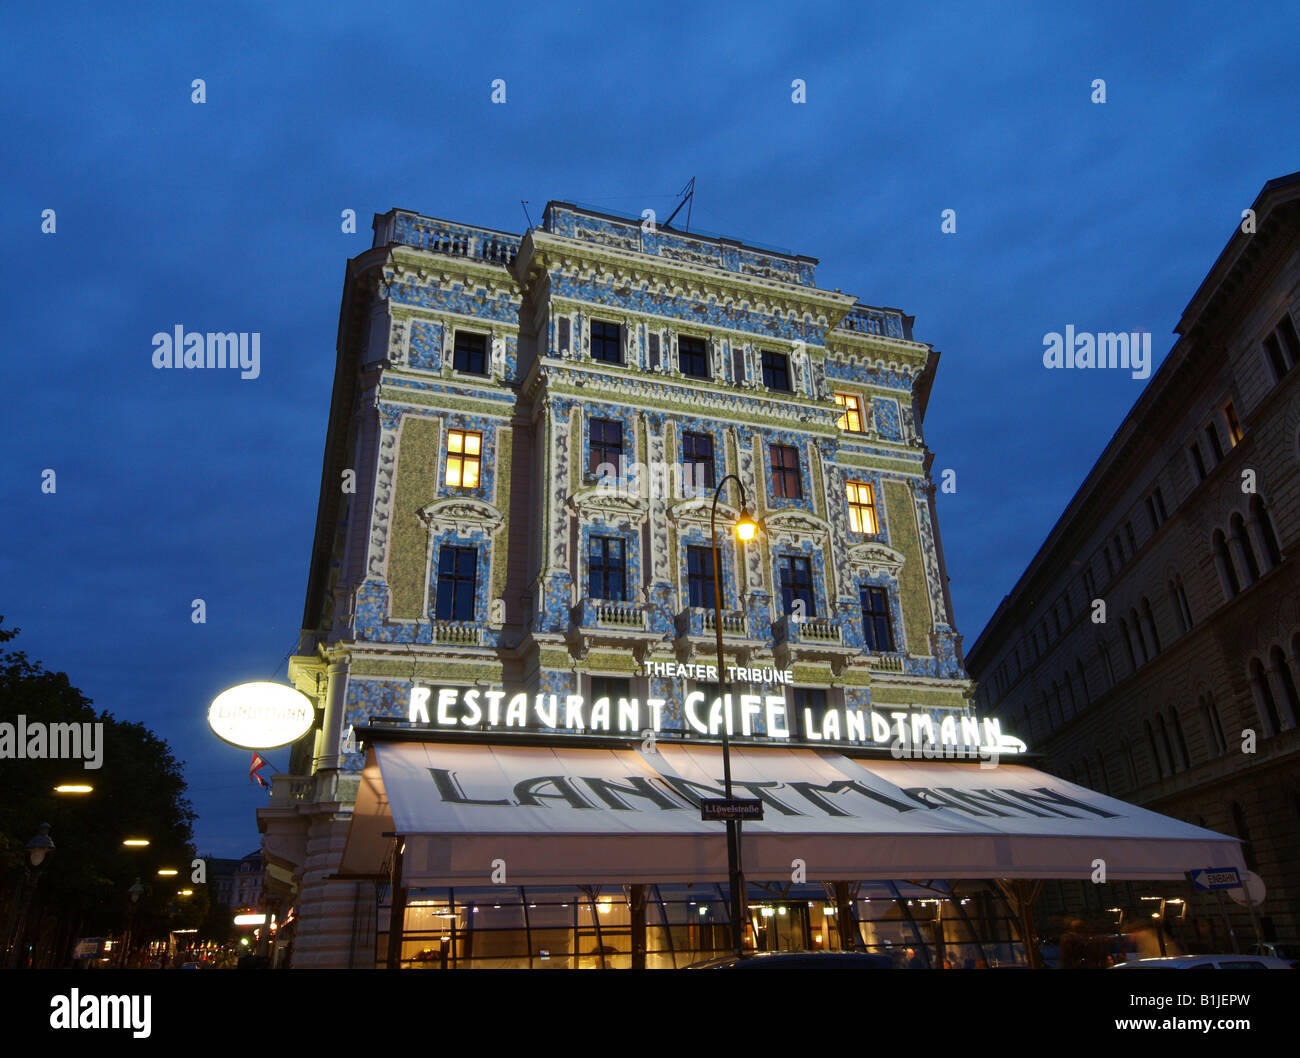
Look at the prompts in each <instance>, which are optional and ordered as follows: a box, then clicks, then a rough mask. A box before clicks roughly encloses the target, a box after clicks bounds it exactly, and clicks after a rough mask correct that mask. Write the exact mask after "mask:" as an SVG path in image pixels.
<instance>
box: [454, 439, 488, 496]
mask: <svg viewBox="0 0 1300 1058" xmlns="http://www.w3.org/2000/svg"><path fill="white" fill-rule="evenodd" d="M482 449H483V435H482V434H480V433H472V432H470V431H469V430H448V431H447V474H446V481H447V484H448V485H450V486H452V487H453V488H459V489H476V488H478V471H479V463H480V461H481V460H482V458H483V451H482Z"/></svg>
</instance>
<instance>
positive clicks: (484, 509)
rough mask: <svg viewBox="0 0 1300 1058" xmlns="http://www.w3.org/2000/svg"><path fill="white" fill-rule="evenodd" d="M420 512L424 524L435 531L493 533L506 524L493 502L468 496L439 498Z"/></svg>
mask: <svg viewBox="0 0 1300 1058" xmlns="http://www.w3.org/2000/svg"><path fill="white" fill-rule="evenodd" d="M418 513H419V515H420V519H421V520H422V521H423V522H424V524H425V525H426V526H428V527H429V528H430V529H431V530H433V531H434V532H443V531H445V530H451V531H452V532H455V533H458V534H459V533H473V532H482V533H487V534H489V535H491V534H493V533H495V532H497V531H498V530H499V529H500V528H501V526H502V525H504V524H505V519H504V518H503V517H502V515H501V512H500V511H499V510H497V509H496V508H495V507H493V506H492V504H490V503H484V502H483V501H482V500H475V499H470V498H468V497H460V496H456V497H452V498H451V499H446V500H438V501H437V502H435V503H431V504H429V505H428V506H427V507H424V508H422V509H421V510H420V511H419V512H418Z"/></svg>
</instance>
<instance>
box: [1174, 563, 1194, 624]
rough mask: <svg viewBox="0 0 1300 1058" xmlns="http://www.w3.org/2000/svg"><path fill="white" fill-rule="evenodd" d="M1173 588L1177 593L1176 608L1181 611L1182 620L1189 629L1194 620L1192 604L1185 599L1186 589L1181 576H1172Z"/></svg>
mask: <svg viewBox="0 0 1300 1058" xmlns="http://www.w3.org/2000/svg"><path fill="white" fill-rule="evenodd" d="M1174 590H1175V592H1177V594H1178V608H1179V609H1180V610H1181V611H1182V613H1183V621H1184V622H1186V624H1187V627H1188V628H1189V629H1190V628H1191V627H1192V625H1194V624H1195V623H1196V622H1195V621H1194V620H1193V619H1192V606H1191V603H1189V602H1188V601H1187V590H1186V589H1185V588H1184V587H1183V578H1182V577H1181V576H1178V575H1175V576H1174Z"/></svg>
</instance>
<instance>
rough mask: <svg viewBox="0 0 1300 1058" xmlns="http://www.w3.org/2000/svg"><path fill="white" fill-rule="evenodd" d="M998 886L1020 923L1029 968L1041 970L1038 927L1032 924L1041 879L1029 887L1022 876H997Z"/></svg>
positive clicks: (1021, 937) (1041, 957)
mask: <svg viewBox="0 0 1300 1058" xmlns="http://www.w3.org/2000/svg"><path fill="white" fill-rule="evenodd" d="M998 888H999V889H1001V890H1002V893H1003V895H1004V896H1005V897H1006V898H1007V901H1008V902H1009V903H1010V904H1011V909H1012V910H1013V911H1014V912H1015V914H1016V920H1017V921H1018V922H1019V923H1020V939H1021V941H1022V942H1023V943H1024V945H1025V958H1026V960H1028V962H1029V968H1030V969H1031V970H1041V969H1042V968H1043V956H1042V953H1041V952H1040V951H1039V950H1038V936H1037V933H1038V929H1037V927H1036V926H1035V925H1034V901H1035V900H1037V899H1038V894H1039V893H1040V892H1042V889H1043V883H1042V882H1041V881H1038V882H1034V884H1033V887H1032V888H1031V887H1030V884H1029V882H1027V881H1026V880H1025V879H1023V878H1017V879H1015V880H1014V881H1008V880H1006V879H1004V878H999V879H998Z"/></svg>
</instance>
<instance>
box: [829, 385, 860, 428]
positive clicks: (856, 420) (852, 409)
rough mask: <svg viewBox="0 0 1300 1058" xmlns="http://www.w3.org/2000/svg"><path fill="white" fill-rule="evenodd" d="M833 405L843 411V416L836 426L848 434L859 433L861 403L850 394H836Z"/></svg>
mask: <svg viewBox="0 0 1300 1058" xmlns="http://www.w3.org/2000/svg"><path fill="white" fill-rule="evenodd" d="M835 403H836V404H838V405H839V406H840V407H841V408H843V409H844V414H843V415H841V416H840V420H839V422H838V423H837V424H836V425H837V426H839V428H840V429H841V430H847V431H848V432H849V433H861V432H862V401H861V400H860V399H859V398H858V397H855V396H854V395H853V394H852V393H836V394H835Z"/></svg>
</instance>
